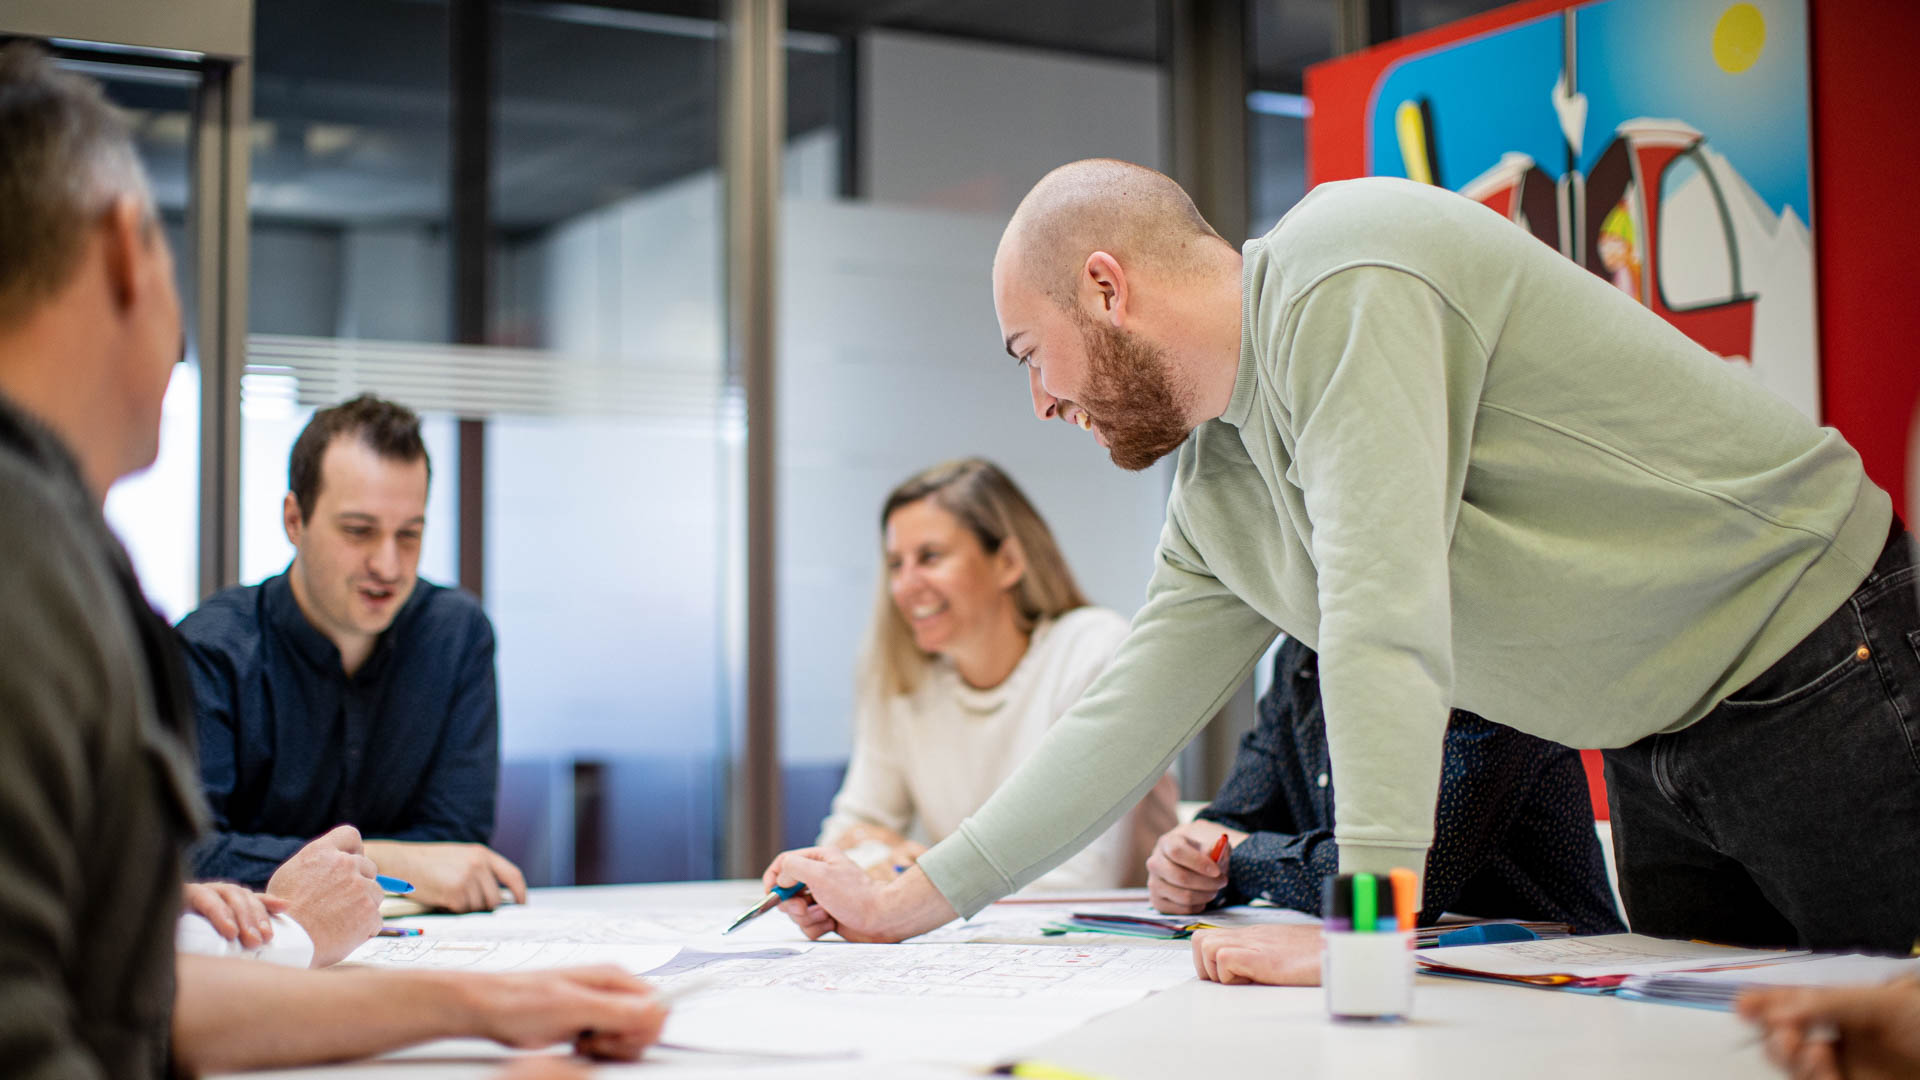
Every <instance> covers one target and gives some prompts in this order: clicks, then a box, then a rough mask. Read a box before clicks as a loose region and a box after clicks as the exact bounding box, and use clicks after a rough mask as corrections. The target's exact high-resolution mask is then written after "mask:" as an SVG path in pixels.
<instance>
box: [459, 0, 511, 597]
mask: <svg viewBox="0 0 1920 1080" xmlns="http://www.w3.org/2000/svg"><path fill="white" fill-rule="evenodd" d="M498 25H499V23H498V13H497V12H496V10H495V8H494V0H453V3H452V6H451V8H450V10H449V11H448V23H447V29H448V53H449V57H450V61H451V69H452V71H451V73H452V80H451V81H452V86H451V90H452V94H451V99H450V100H451V104H452V123H453V139H452V143H453V152H452V158H453V161H452V178H451V179H452V183H451V188H450V193H451V201H452V206H451V211H452V212H451V214H450V215H449V216H450V218H451V221H450V234H451V241H452V242H451V243H450V244H449V245H448V246H449V247H450V248H451V249H452V258H453V268H452V269H453V273H452V282H453V339H454V341H456V342H458V343H459V344H462V345H484V344H486V343H487V306H488V302H489V300H490V299H491V295H490V294H491V290H492V281H491V276H492V266H493V246H492V243H491V241H492V223H491V216H492V202H493V198H492V195H493V183H492V177H493V160H492V158H493V55H494V47H495V43H496V37H497V32H498ZM486 515H487V425H486V421H485V420H484V419H482V418H477V417H462V418H461V419H460V498H459V530H460V539H459V545H458V551H459V553H460V585H461V587H463V588H465V589H466V590H467V591H468V592H471V593H472V594H473V595H475V596H477V597H480V598H482V599H485V598H486V586H487V574H486V569H487V562H486V556H487V542H486Z"/></svg>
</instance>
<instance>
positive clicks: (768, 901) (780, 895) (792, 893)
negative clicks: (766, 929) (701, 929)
mask: <svg viewBox="0 0 1920 1080" xmlns="http://www.w3.org/2000/svg"><path fill="white" fill-rule="evenodd" d="M806 891H807V883H806V882H804V881H796V882H794V883H793V884H791V885H775V886H774V887H773V891H771V892H769V893H767V895H766V898H765V899H763V900H761V901H760V902H759V903H757V904H755V905H753V906H752V907H750V908H748V909H747V913H746V914H744V915H742V916H740V917H739V918H737V919H735V920H733V925H732V926H729V927H727V928H726V929H725V930H722V931H720V932H721V933H722V934H731V933H733V932H734V931H735V930H738V929H740V928H741V927H743V926H745V925H747V924H748V923H750V922H752V921H753V920H755V919H757V918H759V917H760V916H762V915H765V914H766V913H767V912H769V911H772V910H773V906H774V905H775V904H778V903H780V902H781V901H782V900H791V899H793V898H794V897H796V896H799V895H800V894H801V893H803V892H806Z"/></svg>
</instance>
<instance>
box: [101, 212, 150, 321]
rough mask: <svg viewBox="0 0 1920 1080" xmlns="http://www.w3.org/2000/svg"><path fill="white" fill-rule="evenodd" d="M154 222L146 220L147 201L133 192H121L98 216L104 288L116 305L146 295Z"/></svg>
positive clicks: (127, 305)
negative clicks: (104, 265) (104, 270)
mask: <svg viewBox="0 0 1920 1080" xmlns="http://www.w3.org/2000/svg"><path fill="white" fill-rule="evenodd" d="M153 228H154V226H153V224H152V223H151V222H149V221H148V220H147V210H146V205H145V204H144V203H143V202H141V200H139V199H138V198H135V197H134V196H132V195H121V196H119V197H117V198H115V199H114V200H113V203H112V205H110V206H108V207H107V212H106V213H105V214H102V215H101V217H100V238H101V244H102V245H103V247H104V252H103V253H104V256H105V257H104V259H103V261H104V263H105V264H106V270H107V291H108V294H109V295H110V296H111V297H112V299H113V305H114V307H115V308H116V309H118V310H121V311H126V310H128V309H130V308H132V307H133V306H134V304H135V303H136V302H138V301H140V300H142V299H145V297H144V295H143V290H145V289H146V288H147V287H148V285H147V278H146V269H147V265H146V264H147V260H149V259H151V258H153V255H154V247H153V237H152V236H150V235H149V233H150V232H151V231H152V230H153Z"/></svg>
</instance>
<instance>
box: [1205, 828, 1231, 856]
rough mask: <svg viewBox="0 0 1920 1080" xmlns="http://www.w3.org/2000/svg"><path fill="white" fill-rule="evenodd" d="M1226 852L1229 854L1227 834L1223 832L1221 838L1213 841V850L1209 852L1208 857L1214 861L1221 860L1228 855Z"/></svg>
mask: <svg viewBox="0 0 1920 1080" xmlns="http://www.w3.org/2000/svg"><path fill="white" fill-rule="evenodd" d="M1226 854H1227V834H1226V833H1221V834H1220V839H1218V840H1215V841H1214V842H1213V850H1212V851H1209V852H1207V858H1209V859H1212V860H1213V861H1214V862H1219V861H1220V860H1221V859H1223V858H1225V857H1226Z"/></svg>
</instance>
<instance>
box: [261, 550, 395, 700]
mask: <svg viewBox="0 0 1920 1080" xmlns="http://www.w3.org/2000/svg"><path fill="white" fill-rule="evenodd" d="M292 575H293V566H292V565H291V564H289V565H288V566H287V568H286V569H285V570H282V571H281V572H280V573H279V574H277V575H275V576H274V577H270V578H268V579H267V580H265V581H263V582H261V583H260V588H261V591H262V592H264V593H265V603H266V609H267V621H268V622H269V623H270V624H271V625H272V626H273V628H274V630H275V631H276V632H278V633H279V634H280V635H281V636H282V637H284V638H285V639H286V640H287V641H289V642H291V643H292V644H293V647H294V649H295V650H296V651H298V652H299V653H300V655H301V656H303V657H305V658H306V659H307V661H308V662H310V663H312V664H313V665H314V666H316V667H318V668H319V669H320V670H322V671H324V672H326V673H328V674H329V675H333V676H335V677H337V678H341V679H346V678H347V673H346V668H345V666H344V665H343V664H342V663H341V662H340V649H339V647H338V646H336V645H335V644H334V643H333V640H332V639H331V638H329V637H327V635H325V634H323V633H321V632H320V631H319V630H318V629H317V628H316V627H315V626H314V625H313V624H312V623H310V622H308V621H307V613H306V612H304V611H301V610H300V601H299V600H298V599H296V598H295V597H294V595H293V577H292ZM426 593H427V583H426V582H424V581H421V580H419V579H418V578H416V579H414V583H413V592H412V594H411V595H409V596H408V597H407V602H406V603H405V604H403V605H401V607H400V610H399V612H397V613H396V614H395V615H394V617H393V622H391V623H389V624H388V625H387V628H386V629H385V630H383V631H381V632H380V636H379V637H378V638H375V639H374V642H373V651H372V652H370V653H368V654H367V659H366V662H365V663H363V664H361V665H360V670H358V671H356V672H354V673H353V678H352V679H350V680H348V681H350V682H356V683H357V682H365V681H366V680H369V679H377V678H379V677H380V674H381V672H382V671H384V670H386V667H387V663H388V660H389V658H390V657H391V656H392V654H393V650H394V641H395V639H396V637H397V636H398V635H397V633H396V631H398V630H399V628H400V626H401V624H403V623H405V622H406V621H407V617H408V616H409V615H410V614H412V613H413V611H414V610H416V609H417V608H419V606H420V605H421V604H423V603H425V602H426V599H425V598H426Z"/></svg>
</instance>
